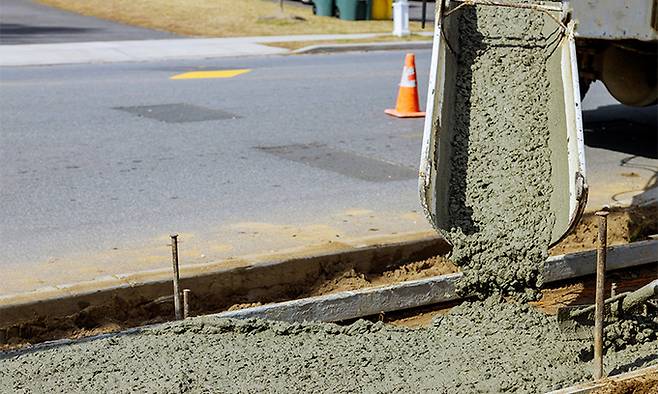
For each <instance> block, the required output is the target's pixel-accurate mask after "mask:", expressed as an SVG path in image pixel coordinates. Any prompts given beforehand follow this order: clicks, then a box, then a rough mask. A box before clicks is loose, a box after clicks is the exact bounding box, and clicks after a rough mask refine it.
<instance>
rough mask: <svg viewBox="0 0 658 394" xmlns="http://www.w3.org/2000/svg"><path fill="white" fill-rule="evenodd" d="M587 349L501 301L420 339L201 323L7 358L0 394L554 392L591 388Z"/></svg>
mask: <svg viewBox="0 0 658 394" xmlns="http://www.w3.org/2000/svg"><path fill="white" fill-rule="evenodd" d="M588 349H589V348H588V343H585V342H579V341H568V340H565V338H563V337H562V334H561V332H560V331H559V329H558V328H557V325H556V323H555V320H554V318H552V317H546V316H545V315H544V314H542V313H540V312H537V311H535V310H533V309H530V308H529V307H528V306H526V305H521V304H506V303H501V302H500V300H498V299H494V300H488V301H486V302H475V303H466V304H463V305H461V306H458V307H456V308H454V309H453V311H452V312H451V313H450V314H449V315H446V316H443V317H442V318H441V319H440V320H437V321H435V324H434V326H433V327H430V328H424V329H417V330H412V329H406V328H399V327H391V326H388V325H385V324H383V323H374V324H373V323H370V322H365V321H358V322H356V323H354V324H352V325H349V326H338V325H334V324H286V323H276V322H265V321H260V320H248V321H234V320H218V319H214V318H210V317H200V318H194V319H190V320H187V321H183V322H176V323H168V324H165V325H161V326H157V327H153V328H148V329H144V330H143V331H142V332H141V333H140V334H131V335H123V336H117V337H112V338H105V339H98V340H93V341H88V342H83V343H77V344H72V345H65V346H60V347H54V348H51V349H46V350H41V351H37V352H32V353H30V352H24V353H23V354H21V355H17V356H13V357H8V358H4V359H0V392H12V393H24V392H34V391H47V392H109V391H111V392H210V391H214V390H217V389H220V388H221V390H222V391H225V392H261V391H270V392H332V393H333V392H363V391H368V392H456V391H459V392H502V391H506V392H544V391H547V390H550V389H556V388H559V387H563V386H566V385H570V384H572V383H576V382H581V381H585V380H588V379H589V378H590V376H591V369H592V367H591V362H590V361H589V359H590V358H591V356H590V353H591V352H590V351H589V350H588ZM657 354H658V344H657V343H656V342H655V341H653V342H645V343H641V344H637V345H631V346H628V347H626V348H625V349H623V350H619V351H613V350H609V351H608V354H607V355H606V371H608V372H610V373H620V372H623V371H626V370H628V369H631V368H639V367H642V366H648V365H653V364H656V363H658V359H657V356H656V355H657ZM0 357H2V356H0Z"/></svg>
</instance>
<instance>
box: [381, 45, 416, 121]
mask: <svg viewBox="0 0 658 394" xmlns="http://www.w3.org/2000/svg"><path fill="white" fill-rule="evenodd" d="M384 112H386V113H387V114H389V115H393V116H397V117H398V118H420V117H423V116H425V112H420V105H419V104H418V87H417V86H416V56H415V55H414V54H413V53H407V56H406V57H405V59H404V68H403V69H402V79H401V80H400V90H399V91H398V101H397V103H396V104H395V109H387V110H385V111H384Z"/></svg>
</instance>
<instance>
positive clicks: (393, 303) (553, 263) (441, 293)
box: [214, 240, 658, 322]
mask: <svg viewBox="0 0 658 394" xmlns="http://www.w3.org/2000/svg"><path fill="white" fill-rule="evenodd" d="M657 256H658V241H654V240H651V241H641V242H635V243H631V244H627V245H619V246H615V247H612V248H610V250H609V251H608V262H609V264H608V266H607V269H608V270H610V271H612V270H617V269H621V268H629V267H634V266H638V265H643V264H648V263H652V262H656V261H658V257H657ZM595 262H596V251H587V252H581V253H573V254H566V255H560V256H554V257H551V258H549V259H548V260H547V261H546V264H545V265H544V271H545V272H546V273H549V274H548V275H547V276H545V279H544V281H545V282H546V283H552V282H558V281H560V280H564V279H572V278H577V277H581V276H585V275H591V274H593V273H594V270H595ZM561 270H564V272H565V273H564V274H561ZM460 277H461V273H456V274H450V275H440V276H434V277H430V278H426V279H418V280H413V281H407V282H402V283H398V284H394V285H390V286H383V287H374V288H367V289H361V290H356V291H350V292H341V293H334V294H328V295H324V296H318V297H311V298H304V299H299V300H292V301H287V302H282V303H275V304H268V305H262V306H258V307H252V308H245V309H241V310H237V311H229V312H222V313H219V314H215V315H214V316H217V317H222V318H250V317H257V318H262V319H272V320H282V321H290V322H293V321H323V322H332V321H341V320H349V319H355V318H359V317H363V316H369V315H374V314H377V313H379V312H390V311H396V310H402V309H409V308H418V307H422V306H426V305H432V304H438V303H442V302H447V301H456V300H459V299H461V297H459V296H458V295H457V293H456V291H455V287H454V284H455V283H456V282H457V281H458V280H459V278H460Z"/></svg>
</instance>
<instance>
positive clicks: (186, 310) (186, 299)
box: [183, 289, 190, 319]
mask: <svg viewBox="0 0 658 394" xmlns="http://www.w3.org/2000/svg"><path fill="white" fill-rule="evenodd" d="M188 317H190V289H183V319H187V318H188Z"/></svg>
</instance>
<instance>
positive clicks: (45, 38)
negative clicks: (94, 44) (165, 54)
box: [0, 0, 175, 45]
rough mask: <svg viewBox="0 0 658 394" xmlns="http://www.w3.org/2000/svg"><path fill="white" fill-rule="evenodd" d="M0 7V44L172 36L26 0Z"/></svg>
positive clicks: (8, 0) (1, 2)
mask: <svg viewBox="0 0 658 394" xmlns="http://www.w3.org/2000/svg"><path fill="white" fill-rule="evenodd" d="M0 10H1V12H0V45H16V44H50V43H62V42H82V41H120V40H149V39H158V38H174V37H175V35H174V34H171V33H167V32H161V31H155V30H149V29H143V28H140V27H134V26H128V25H122V24H120V23H114V22H110V21H106V20H102V19H98V18H94V17H89V16H83V15H78V14H75V13H71V12H67V11H63V10H58V9H56V8H51V7H48V6H45V5H42V4H38V3H36V2H33V1H30V0H0Z"/></svg>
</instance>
